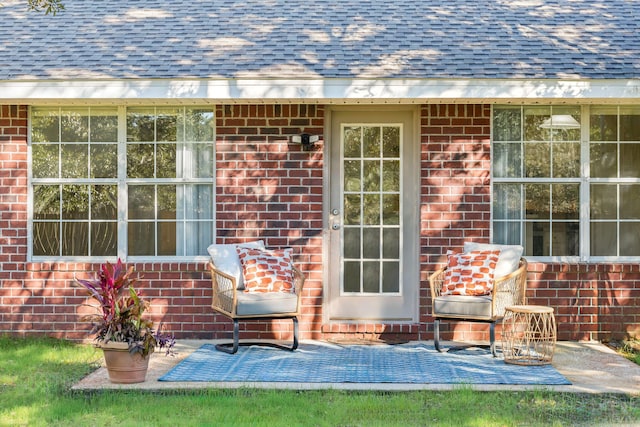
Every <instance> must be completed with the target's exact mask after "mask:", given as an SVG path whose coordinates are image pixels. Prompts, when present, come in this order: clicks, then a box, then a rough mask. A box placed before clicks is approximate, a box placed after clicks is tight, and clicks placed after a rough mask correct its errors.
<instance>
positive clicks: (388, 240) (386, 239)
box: [382, 228, 400, 259]
mask: <svg viewBox="0 0 640 427" xmlns="http://www.w3.org/2000/svg"><path fill="white" fill-rule="evenodd" d="M382 257H383V258H387V259H389V258H396V259H397V258H400V229H399V228H385V229H384V230H383V231H382Z"/></svg>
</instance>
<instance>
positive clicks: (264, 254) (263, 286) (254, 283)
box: [236, 247, 295, 293]
mask: <svg viewBox="0 0 640 427" xmlns="http://www.w3.org/2000/svg"><path fill="white" fill-rule="evenodd" d="M236 251H237V252H238V257H239V258H240V264H242V273H243V275H244V292H247V293H253V292H259V293H263V292H287V293H293V292H295V288H294V287H293V266H292V264H291V252H292V250H291V249H278V250H267V249H252V248H242V247H238V248H236Z"/></svg>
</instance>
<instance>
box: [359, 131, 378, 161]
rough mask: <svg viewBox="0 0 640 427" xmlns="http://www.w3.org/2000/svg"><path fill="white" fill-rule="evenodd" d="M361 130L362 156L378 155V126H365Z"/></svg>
mask: <svg viewBox="0 0 640 427" xmlns="http://www.w3.org/2000/svg"><path fill="white" fill-rule="evenodd" d="M363 131H364V132H363V156H364V157H380V127H378V126H375V127H368V126H365V127H364V129H363Z"/></svg>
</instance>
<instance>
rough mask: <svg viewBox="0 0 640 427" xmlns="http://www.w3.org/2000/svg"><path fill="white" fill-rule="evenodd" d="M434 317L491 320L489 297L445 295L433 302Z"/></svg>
mask: <svg viewBox="0 0 640 427" xmlns="http://www.w3.org/2000/svg"><path fill="white" fill-rule="evenodd" d="M433 314H434V315H435V316H444V317H458V318H465V317H469V318H474V319H491V296H490V295H483V296H467V295H446V296H439V297H436V298H435V300H434V301H433Z"/></svg>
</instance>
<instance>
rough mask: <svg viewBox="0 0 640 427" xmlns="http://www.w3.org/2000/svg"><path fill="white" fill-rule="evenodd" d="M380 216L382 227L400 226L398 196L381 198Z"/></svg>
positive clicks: (391, 195) (388, 195)
mask: <svg viewBox="0 0 640 427" xmlns="http://www.w3.org/2000/svg"><path fill="white" fill-rule="evenodd" d="M382 200H383V206H382V209H383V211H382V216H383V223H384V225H399V224H400V195H399V194H385V195H383V196H382Z"/></svg>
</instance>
